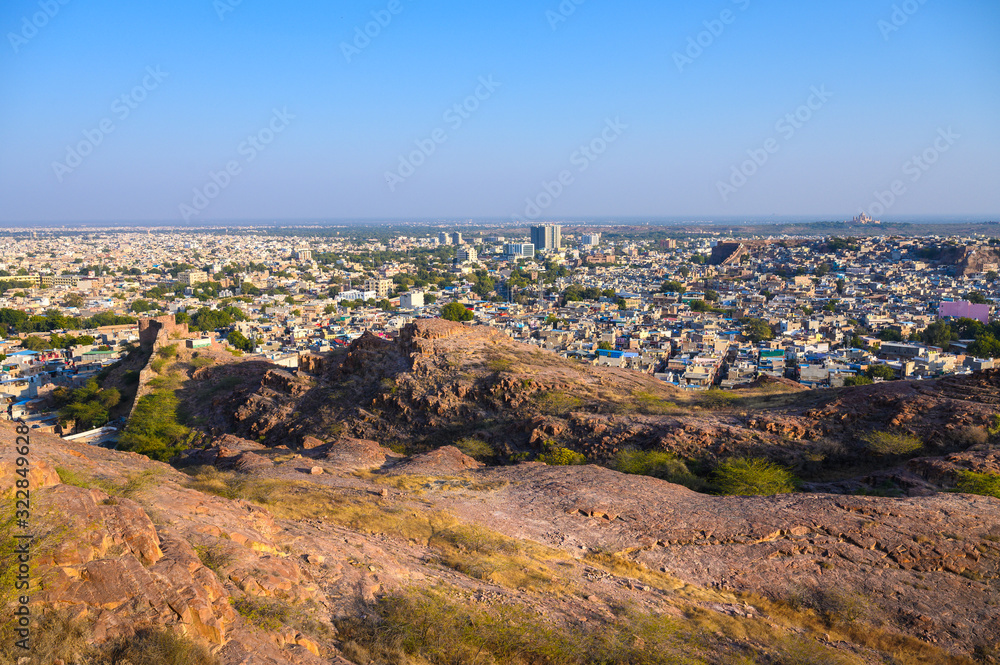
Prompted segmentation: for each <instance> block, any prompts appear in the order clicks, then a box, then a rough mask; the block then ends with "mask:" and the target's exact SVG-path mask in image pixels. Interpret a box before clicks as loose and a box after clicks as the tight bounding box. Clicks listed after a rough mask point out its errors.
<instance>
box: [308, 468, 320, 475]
mask: <svg viewBox="0 0 1000 665" xmlns="http://www.w3.org/2000/svg"><path fill="white" fill-rule="evenodd" d="M309 473H311V474H312V475H314V476H319V475H322V474H323V467H321V466H314V467H312V468H311V469H309Z"/></svg>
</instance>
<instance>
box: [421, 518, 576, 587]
mask: <svg viewBox="0 0 1000 665" xmlns="http://www.w3.org/2000/svg"><path fill="white" fill-rule="evenodd" d="M428 545H430V546H431V547H433V548H435V549H436V550H438V551H439V552H440V553H441V563H443V564H444V565H446V566H448V567H449V568H452V569H454V570H457V571H459V572H460V573H462V574H464V575H468V576H469V577H473V578H475V579H478V580H482V581H484V582H491V583H493V584H497V585H499V586H503V587H507V588H510V589H525V590H529V591H536V592H545V593H549V594H559V593H564V592H567V591H568V590H569V589H570V585H569V582H568V580H567V579H564V578H562V577H561V576H559V575H558V574H557V573H556V572H555V571H553V569H552V568H550V567H549V566H548V565H546V562H553V561H565V560H567V559H568V558H569V557H568V555H566V554H565V553H564V552H562V551H561V550H556V549H553V548H550V547H546V546H544V545H540V544H538V543H532V542H528V541H523V540H516V539H514V538H509V537H507V536H505V535H503V534H500V533H497V532H495V531H491V530H490V529H486V528H484V527H481V526H469V525H463V524H455V525H454V526H450V527H447V528H445V529H442V530H440V531H438V532H436V533H435V534H434V535H433V536H432V537H431V539H430V541H429V542H428Z"/></svg>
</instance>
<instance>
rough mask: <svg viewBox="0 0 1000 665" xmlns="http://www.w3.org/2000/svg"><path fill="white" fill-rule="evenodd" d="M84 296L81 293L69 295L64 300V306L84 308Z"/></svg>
mask: <svg viewBox="0 0 1000 665" xmlns="http://www.w3.org/2000/svg"><path fill="white" fill-rule="evenodd" d="M83 302H84V301H83V296H81V295H80V294H79V293H67V294H66V297H65V298H63V304H64V305H66V306H67V307H76V308H80V307H83Z"/></svg>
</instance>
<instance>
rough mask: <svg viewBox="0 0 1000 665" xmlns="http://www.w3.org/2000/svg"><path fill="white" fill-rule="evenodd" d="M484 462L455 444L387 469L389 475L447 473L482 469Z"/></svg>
mask: <svg viewBox="0 0 1000 665" xmlns="http://www.w3.org/2000/svg"><path fill="white" fill-rule="evenodd" d="M482 467H483V464H481V463H480V462H477V461H476V460H474V459H472V458H471V457H469V456H468V455H466V454H465V453H463V452H462V451H461V450H459V449H458V448H455V447H454V446H445V447H443V448H438V449H437V450H432V451H431V452H429V453H423V454H421V455H414V456H413V457H411V458H409V459H407V460H404V461H402V462H399V463H398V464H395V465H393V466H392V467H390V468H389V469H387V470H386V473H387V474H388V475H404V474H406V475H447V474H450V473H460V472H462V471H468V470H470V469H480V468H482Z"/></svg>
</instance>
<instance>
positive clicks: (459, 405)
mask: <svg viewBox="0 0 1000 665" xmlns="http://www.w3.org/2000/svg"><path fill="white" fill-rule="evenodd" d="M157 360H158V362H157V365H156V368H153V367H152V365H151V366H150V371H151V372H152V373H153V374H154V375H155V376H151V377H150V379H149V382H148V387H149V391H150V392H149V394H148V396H147V398H145V401H144V404H145V406H144V407H143V408H141V409H138V410H137V412H141V414H142V416H141V418H140V417H139V416H137V417H136V418H134V419H133V423H132V425H130V432H129V433H130V436H131V437H132V439H131V440H132V441H136V442H139V443H143V444H150V443H155V442H156V441H159V440H160V439H161V438H164V437H169V441H168V443H170V445H171V446H173V445H178V446H181V447H183V446H190V447H189V449H188V450H186V451H185V452H184V453H183V454H182V455H180V456H179V457H176V458H173V460H172V461H173V464H174V466H171V465H168V464H164V463H160V462H154V461H151V460H150V459H149V458H147V457H143V456H140V455H136V454H133V453H124V452H115V451H108V450H103V449H100V448H93V447H90V446H87V445H83V444H73V443H67V442H64V441H62V440H60V439H57V438H55V437H52V436H48V435H42V434H32V435H31V447H30V448H31V451H30V455H29V457H30V460H29V461H30V465H29V466H30V474H29V476H30V478H29V480H30V485H31V488H30V492H31V513H32V516H31V520H32V531H33V533H34V535H35V541H34V544H33V555H32V562H31V564H30V571H31V579H32V584H33V586H32V588H31V608H32V612H33V615H32V616H33V621H34V623H33V625H32V635H33V645H34V646H33V651H32V652H31V655H30V656H26V655H25V654H24V653H23V652H19V651H17V649H16V647H14V646H13V645H14V639H13V633H12V632H11V631H12V630H14V628H15V626H14V625H12V623H11V622H10V621H9V620H8V621H6V622H5V623H3V624H0V633H2V634H0V638H2V640H0V662H18V658H24V657H28V660H27V661H23V660H22V661H21V662H20V663H19V665H35V664H39V665H41V664H43V663H44V664H45V665H49V664H51V663H56V662H62V663H63V664H64V665H66V664H68V663H75V664H77V665H96V664H97V663H121V664H122V665H124V663H133V664H134V663H140V662H141V663H143V664H144V665H175V664H176V665H180V664H181V663H198V664H201V665H279V664H285V663H295V664H302V665H309V664H313V663H317V664H318V663H357V664H358V665H369V664H371V663H376V664H379V665H381V664H383V663H384V664H386V665H426V664H427V663H433V664H435V665H444V664H453V663H474V664H478V663H482V664H483V665H488V664H491V663H497V664H506V663H516V664H522V663H523V664H528V663H532V664H533V663H540V664H543V665H548V664H551V665H562V664H568V665H577V664H579V665H591V664H592V665H598V664H600V663H636V664H643V663H664V664H666V663H671V664H673V663H706V664H713V665H715V664H718V665H723V664H727V665H728V664H730V663H732V664H734V665H735V664H746V663H763V664H773V665H795V664H812V663H815V664H817V665H818V664H827V663H843V664H857V665H861V664H870V665H876V664H879V665H883V664H885V663H897V664H899V665H917V664H926V665H931V664H937V663H955V664H963V665H966V664H967V665H972V664H973V663H980V664H987V663H988V664H995V663H997V662H998V657H1000V656H998V653H1000V652H998V648H1000V644H998V643H1000V621H998V617H1000V612H998V611H997V609H998V606H997V600H996V599H997V597H998V592H1000V582H998V580H1000V510H998V509H1000V500H998V499H996V498H991V497H984V496H974V495H966V494H959V493H955V492H952V491H949V490H950V489H951V488H954V487H955V485H956V482H957V481H958V480H959V479H960V478H963V477H964V476H963V475H962V474H964V473H967V472H975V473H978V474H982V476H981V477H982V478H983V479H986V481H984V482H994V481H989V479H991V478H992V479H995V478H997V477H1000V476H998V475H997V474H998V473H1000V454H998V448H997V440H996V438H997V434H996V432H995V430H994V425H995V422H996V421H995V416H996V414H997V411H998V407H997V402H998V397H997V395H998V390H997V389H998V385H997V384H998V382H1000V373H997V372H986V373H982V374H977V375H974V376H972V377H961V378H953V379H947V380H942V381H936V382H930V381H929V382H911V383H906V382H898V383H891V384H881V385H874V386H866V387H859V388H849V389H840V390H830V391H803V390H801V389H800V387H798V386H796V385H794V384H790V383H789V382H772V381H762V382H760V383H759V384H757V385H755V386H753V387H751V388H750V389H749V390H747V391H742V392H736V393H724V392H719V391H713V392H711V393H707V394H700V395H694V394H688V393H682V392H680V391H676V390H673V389H671V388H670V387H668V386H665V385H663V384H662V383H660V382H658V381H656V380H655V379H654V378H652V377H648V376H644V375H639V374H636V373H632V372H626V371H619V370H615V369H606V368H600V369H598V368H594V367H591V366H589V365H585V364H582V363H578V362H575V361H567V360H565V359H562V358H559V357H558V356H556V355H554V354H551V353H547V352H544V351H539V350H537V349H534V348H532V347H528V346H524V345H521V344H517V343H515V342H513V341H511V340H509V339H508V338H506V337H504V336H502V335H499V334H496V333H494V332H493V331H490V330H489V329H483V328H470V327H466V326H462V325H459V324H450V323H447V322H444V321H420V322H418V323H417V324H414V325H411V326H409V327H407V328H405V329H404V330H403V333H402V334H401V336H400V337H399V339H398V340H385V339H381V338H378V337H375V336H372V335H366V336H365V337H363V338H361V339H359V340H357V341H356V342H355V343H354V344H352V345H351V346H350V347H349V348H348V349H346V350H344V351H342V352H341V353H339V354H337V355H335V356H332V357H330V358H327V359H324V360H322V361H316V362H313V363H312V364H311V366H312V367H313V368H314V370H315V373H314V374H305V373H291V372H288V371H285V370H283V369H280V368H277V367H275V366H273V365H269V364H267V363H263V362H259V361H247V362H243V361H241V359H238V358H234V357H232V356H231V355H229V354H221V355H218V357H216V356H214V355H203V354H201V353H199V355H197V356H196V355H195V354H194V352H191V351H189V350H185V349H180V348H178V349H176V350H174V351H171V352H170V353H163V354H159V355H158V357H157ZM160 361H162V362H160ZM0 442H2V443H3V446H2V448H0V494H5V495H7V496H8V497H9V499H13V497H11V496H10V495H11V494H12V490H14V489H16V485H17V482H18V481H19V480H23V478H22V476H19V475H18V474H17V469H18V468H19V467H18V466H17V462H16V458H17V457H18V455H17V454H16V447H15V445H14V443H15V432H14V430H13V427H12V424H9V423H8V424H3V423H0ZM452 444H455V445H452ZM456 446H457V447H456ZM459 448H461V450H460V449H459ZM149 449H150V450H152V451H156V452H157V454H161V456H162V454H164V453H165V451H166V452H168V453H169V455H166V456H165V457H164V458H168V457H169V456H170V455H172V454H173V453H172V452H169V451H170V450H172V448H169V447H164V446H160V447H157V446H151V447H150V448H149ZM463 450H464V451H465V452H467V453H469V454H468V455H467V454H465V452H462V451H463ZM470 455H471V456H470ZM623 455H624V456H626V457H623ZM628 455H631V457H627V456H628ZM745 455H752V456H757V457H766V458H770V459H772V460H775V461H779V462H781V463H783V464H785V465H787V466H789V467H791V468H792V469H793V470H794V471H795V473H796V474H798V475H799V476H800V477H801V478H802V479H803V480H804V481H806V482H804V483H803V484H802V485H801V489H803V490H805V492H797V493H784V494H778V495H775V496H714V495H711V494H710V493H709V491H710V490H712V489H717V488H713V486H712V485H711V483H712V482H713V478H715V473H716V472H717V470H718V469H719V468H721V467H720V465H722V466H724V464H725V463H726V461H727V460H731V459H732V458H733V457H736V456H745ZM625 458H627V459H630V460H632V462H633V463H635V464H634V465H633V467H634V468H630V470H631V471H632V472H634V473H639V474H643V473H652V475H658V476H661V477H660V478H657V477H650V476H649V475H624V474H622V473H618V472H617V471H614V470H611V469H610V468H607V467H619V468H624V467H622V460H623V459H625ZM651 459H656V460H659V461H658V462H657V464H659V466H655V465H654V466H655V468H654V466H651V465H650V464H649V460H651ZM534 460H544V461H547V462H550V463H552V465H547V464H545V463H541V462H539V461H534ZM636 460H638V462H636ZM557 462H568V463H571V464H574V465H570V466H561V465H555V464H556V463H557ZM588 462H589V463H588ZM636 464H637V465H638V466H635V465H636ZM643 464H645V466H643ZM663 478H666V479H668V480H672V481H674V482H673V483H672V482H668V481H667V480H664V479H663ZM675 483H683V484H684V485H687V486H688V487H690V488H695V489H697V490H699V491H697V492H696V491H692V489H689V488H688V487H684V486H681V485H680V484H675ZM963 487H964V485H963ZM790 489H792V487H791V486H790V485H789V486H786V487H784V489H783V490H778V491H786V492H787V491H788V490H790ZM864 495H869V496H864ZM871 495H880V496H871ZM4 506H5V507H4V508H2V509H0V510H2V511H3V512H2V513H0V524H2V525H3V529H2V530H3V531H4V532H5V533H8V534H10V533H15V532H18V529H19V527H17V525H16V521H15V513H14V512H13V502H12V501H10V500H8V501H7V502H5V504H4ZM13 542H15V541H13V539H11V538H7V539H6V540H5V542H4V543H2V544H0V578H3V580H6V582H4V585H5V586H4V587H3V588H4V592H3V594H0V604H4V605H9V604H10V603H12V602H13V601H14V600H16V599H15V598H13V597H12V595H11V591H12V589H13V584H12V583H11V582H12V580H14V579H16V573H17V570H18V568H17V566H19V565H20V563H19V562H18V561H17V553H16V551H15V550H14V548H13V545H12V543H13ZM5 616H7V617H10V616H11V615H10V614H9V613H7V614H5Z"/></svg>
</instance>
